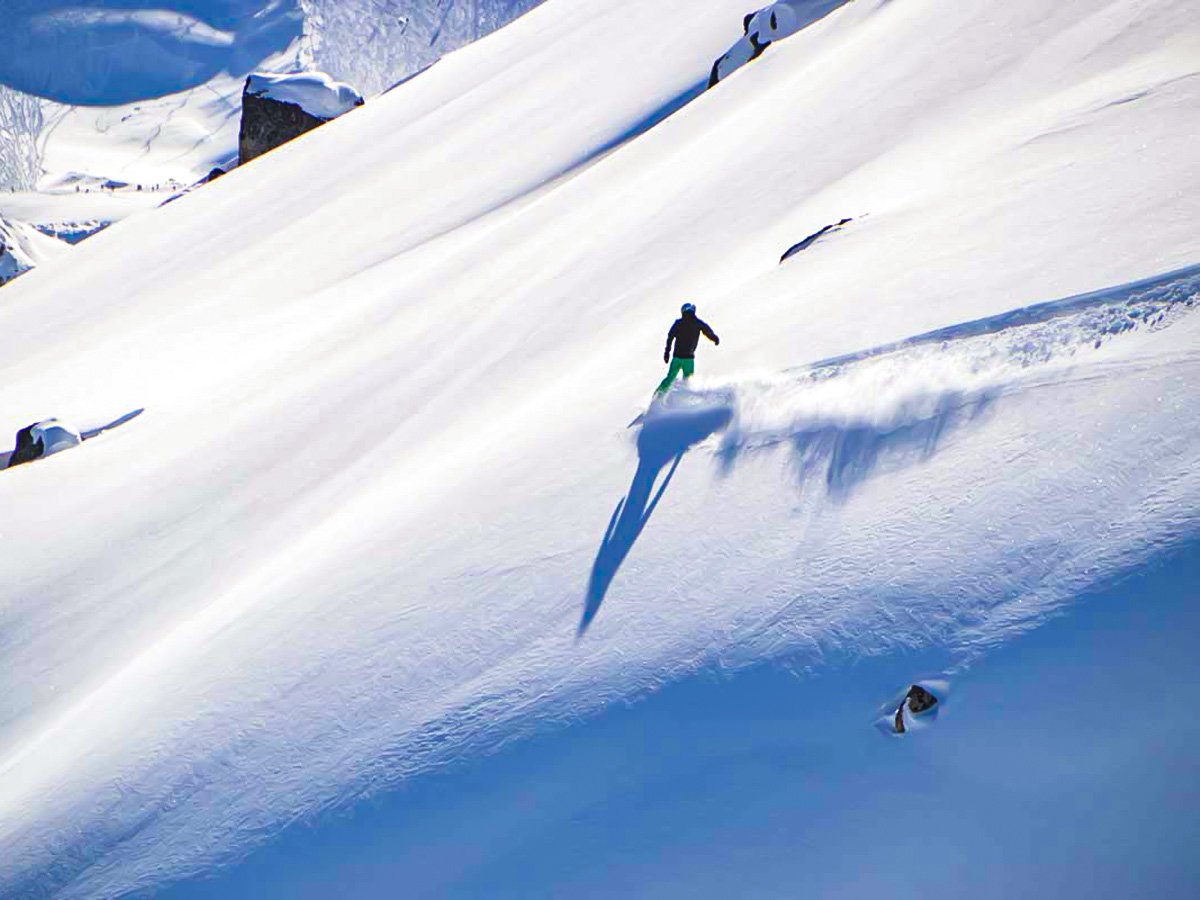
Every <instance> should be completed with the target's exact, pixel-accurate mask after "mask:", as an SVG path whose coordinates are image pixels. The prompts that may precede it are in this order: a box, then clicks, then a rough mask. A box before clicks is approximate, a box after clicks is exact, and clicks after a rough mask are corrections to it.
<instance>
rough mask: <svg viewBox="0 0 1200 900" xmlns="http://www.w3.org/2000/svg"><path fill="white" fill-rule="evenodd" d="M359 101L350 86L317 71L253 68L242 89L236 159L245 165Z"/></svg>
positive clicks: (360, 97) (322, 123)
mask: <svg viewBox="0 0 1200 900" xmlns="http://www.w3.org/2000/svg"><path fill="white" fill-rule="evenodd" d="M362 104H363V98H362V95H361V94H360V93H359V92H358V91H356V90H355V89H354V88H353V87H351V86H350V85H348V84H345V83H343V82H338V81H334V80H333V79H331V78H330V77H329V76H328V75H325V74H323V73H321V72H301V73H297V74H293V75H270V74H266V73H261V72H256V73H254V74H252V75H250V76H249V77H247V78H246V86H245V87H244V88H243V89H242V124H241V129H240V131H239V133H238V156H239V160H240V162H241V163H247V162H249V161H250V160H252V159H254V158H255V157H256V156H261V155H262V154H264V153H266V152H267V151H268V150H273V149H275V148H276V147H278V146H279V145H280V144H286V143H287V142H288V141H290V140H293V139H295V138H298V137H299V136H300V135H302V134H304V133H305V132H306V131H311V130H312V129H314V128H316V127H317V126H319V125H324V124H325V123H326V122H328V121H329V120H330V119H334V118H337V117H338V116H340V115H342V114H343V113H345V112H348V111H349V110H351V109H353V108H354V107H356V106H362Z"/></svg>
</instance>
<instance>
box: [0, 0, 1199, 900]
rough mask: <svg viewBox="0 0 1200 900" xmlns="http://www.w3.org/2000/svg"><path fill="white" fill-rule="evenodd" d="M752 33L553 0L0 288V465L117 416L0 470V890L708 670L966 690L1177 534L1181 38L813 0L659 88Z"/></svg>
mask: <svg viewBox="0 0 1200 900" xmlns="http://www.w3.org/2000/svg"><path fill="white" fill-rule="evenodd" d="M746 11H747V10H746V9H745V6H744V5H743V4H742V3H740V2H733V0H636V2H635V0H612V2H607V3H603V4H596V3H586V2H574V0H550V2H548V3H546V4H544V5H542V6H540V7H539V8H537V9H536V10H534V11H533V12H532V13H530V14H528V15H526V16H525V17H523V18H521V19H519V20H518V21H517V22H515V23H513V24H512V25H510V26H509V27H507V28H504V29H502V30H500V31H498V32H496V33H495V34H493V35H490V36H489V37H487V38H486V39H483V40H480V41H478V42H477V43H474V44H472V45H470V46H469V47H466V48H464V49H463V50H460V51H458V52H456V53H454V54H452V55H450V56H448V57H446V58H445V59H443V60H442V61H441V62H440V63H439V64H438V65H437V66H435V67H433V68H432V69H430V70H429V71H428V72H426V73H425V74H423V75H422V76H421V77H420V78H417V79H414V80H412V81H411V82H409V83H408V84H405V85H403V86H401V87H400V88H398V89H396V90H393V91H391V92H389V93H387V94H384V95H383V96H381V97H380V98H378V99H377V100H376V101H374V102H372V103H370V104H368V105H367V106H366V107H364V109H363V110H361V111H360V112H359V113H357V114H356V115H354V116H347V117H344V118H341V119H338V120H336V121H334V122H331V123H330V124H329V125H327V126H325V127H323V128H321V129H319V130H317V131H314V132H313V133H312V134H310V135H308V136H306V138H305V139H304V140H303V141H299V142H295V143H293V144H289V145H286V146H284V147H282V148H280V149H279V150H278V151H276V152H274V153H272V154H271V155H270V159H269V160H264V163H263V164H256V165H254V166H248V167H246V168H245V169H238V170H235V171H233V172H231V173H230V174H228V175H227V176H225V177H223V178H221V179H219V180H218V181H215V182H213V183H212V184H210V185H208V186H206V187H205V188H204V189H203V190H199V191H196V192H194V193H192V194H190V195H188V196H186V197H183V198H181V199H180V200H179V201H178V202H176V203H172V204H170V205H169V206H167V207H164V208H163V209H161V210H158V211H155V212H154V213H153V214H148V215H144V216H140V217H134V218H130V219H129V220H127V221H125V222H122V223H119V224H118V225H116V226H114V227H112V228H109V229H107V230H105V231H104V232H102V233H101V234H99V235H97V236H95V237H94V238H91V239H89V240H88V241H87V242H86V243H84V244H83V245H81V246H79V247H78V248H76V249H75V250H74V251H73V254H72V256H73V259H72V260H71V264H70V265H69V266H47V267H45V268H41V269H38V270H36V271H34V272H32V273H30V274H28V275H27V276H25V277H23V278H21V279H20V280H18V281H17V282H15V283H14V284H12V285H10V286H8V287H6V288H5V289H4V292H3V296H0V434H3V433H5V432H7V433H9V434H11V433H13V432H15V430H16V429H17V428H19V427H20V426H22V425H24V424H27V423H28V422H30V421H35V420H37V419H39V418H45V417H47V416H51V415H53V416H61V417H63V418H65V419H68V420H70V421H72V422H75V423H78V424H79V425H80V426H81V427H82V428H84V429H85V430H86V429H87V428H89V427H91V426H94V425H98V424H100V423H104V422H109V421H111V420H113V419H115V418H116V417H118V416H120V415H122V414H123V413H127V412H129V411H130V410H133V409H135V408H141V407H145V409H146V412H145V413H144V414H143V415H141V416H139V417H138V418H137V419H134V420H133V421H131V422H129V423H128V424H125V425H122V426H121V427H119V428H115V429H113V430H112V431H110V432H106V433H105V434H103V435H101V436H99V437H97V438H96V439H95V440H89V441H88V442H87V443H86V444H85V445H84V446H83V447H81V448H79V449H77V450H75V451H74V452H71V453H66V454H61V455H59V456H55V457H54V458H51V459H47V460H41V461H36V462H34V463H32V464H29V465H25V466H21V467H18V468H15V469H13V470H11V471H8V472H2V473H0V508H2V509H3V510H4V515H3V517H2V518H0V546H3V547H4V556H3V560H2V562H0V654H2V656H3V658H4V661H5V665H4V669H3V671H4V673H5V674H4V682H3V687H4V690H3V691H2V692H0V894H3V895H5V896H23V895H25V894H29V895H36V896H42V895H45V896H56V897H58V896H61V897H95V898H100V897H115V896H121V895H123V894H124V893H126V892H131V891H135V890H150V889H155V888H158V887H161V886H164V885H166V884H168V883H170V882H171V881H172V880H173V879H177V878H180V877H183V876H186V875H189V874H194V873H198V872H207V871H210V870H211V868H212V866H214V865H215V863H216V862H217V861H220V860H227V859H231V858H236V857H238V856H240V855H241V854H244V853H246V852H248V851H250V850H251V849H253V847H254V846H256V845H257V844H258V843H259V842H261V841H262V840H264V839H266V838H268V837H269V836H271V835H273V834H275V833H277V832H278V831H279V829H281V828H283V827H284V826H285V825H287V824H288V823H291V822H295V821H298V820H302V819H304V818H305V817H308V816H311V815H313V814H314V813H316V812H318V811H319V810H321V809H324V808H327V807H329V806H331V805H335V804H339V803H344V802H349V801H352V800H355V799H358V798H361V797H364V796H370V795H373V794H376V793H378V792H381V791H384V790H386V789H389V788H395V787H399V786H404V785H409V784H416V783H419V782H420V780H421V779H422V778H424V777H427V776H428V775H429V774H430V773H434V772H439V771H443V770H444V769H445V768H446V767H447V766H449V765H450V764H455V765H465V764H470V763H471V762H472V761H474V760H478V759H480V758H481V757H484V756H486V755H488V754H490V753H493V752H494V751H496V750H497V749H499V748H502V747H508V746H511V745H512V744H513V742H515V741H520V740H522V739H523V738H525V737H527V736H528V735H531V734H534V733H540V732H541V731H543V730H545V729H549V728H563V729H587V728H588V723H589V721H591V717H592V716H593V715H595V714H597V713H598V712H599V711H601V710H603V709H605V708H607V707H610V706H611V705H613V704H615V703H619V702H622V701H629V700H634V699H637V698H641V697H645V696H646V695H648V694H650V693H653V692H655V691H657V690H658V689H660V688H661V687H662V686H664V685H666V684H669V683H671V682H674V681H677V680H679V679H682V678H685V677H686V676H688V675H689V674H691V673H694V672H696V671H698V670H702V669H707V668H711V667H717V668H720V669H723V670H738V669H740V668H742V667H748V666H751V665H754V664H757V663H761V662H764V661H768V660H787V661H789V663H791V664H795V665H798V666H800V667H802V668H804V667H807V668H808V669H809V670H810V671H812V672H815V673H817V674H821V673H823V672H824V673H826V674H830V673H831V671H832V670H833V668H834V663H833V662H830V660H832V659H834V658H838V657H841V658H845V657H847V656H849V657H856V658H867V657H873V656H878V655H881V654H887V653H892V652H897V651H899V650H900V649H903V648H923V647H938V648H944V649H946V650H947V651H948V652H949V653H950V655H951V656H952V658H953V660H954V668H955V671H961V670H962V668H963V667H966V666H970V665H973V664H975V663H976V662H978V661H979V660H980V659H981V658H984V657H985V656H986V655H987V654H988V653H990V652H992V651H993V649H994V648H997V647H1000V646H1002V645H1005V644H1006V643H1008V642H1010V641H1012V640H1014V639H1015V638H1017V637H1018V636H1020V635H1022V634H1024V633H1026V632H1028V631H1029V630H1030V629H1032V628H1034V627H1036V626H1038V625H1039V624H1041V623H1042V622H1043V621H1045V620H1046V619H1047V618H1048V617H1050V616H1052V615H1055V614H1056V613H1058V612H1061V611H1062V610H1063V609H1065V608H1067V607H1069V605H1070V603H1071V601H1072V599H1073V598H1075V597H1076V596H1078V595H1079V593H1080V592H1081V591H1082V590H1084V589H1086V588H1087V587H1089V586H1091V585H1094V584H1096V583H1098V582H1102V581H1103V580H1104V579H1106V578H1112V577H1114V576H1116V575H1118V574H1120V573H1122V572H1125V571H1128V570H1129V569H1130V567H1133V566H1138V565H1141V564H1144V563H1146V562H1148V561H1152V560H1154V559H1155V558H1157V557H1158V555H1160V554H1162V553H1165V552H1167V551H1169V550H1170V549H1171V548H1173V547H1177V546H1179V545H1180V544H1181V543H1182V542H1184V541H1185V540H1187V539H1190V538H1191V537H1193V536H1195V534H1196V532H1197V528H1196V526H1197V516H1196V510H1197V508H1198V504H1200V415H1198V410H1197V402H1198V401H1197V397H1198V396H1200V392H1198V391H1197V390H1196V388H1197V386H1198V385H1200V352H1198V351H1197V348H1198V347H1200V315H1198V313H1200V307H1198V303H1200V270H1198V269H1197V268H1196V266H1197V264H1200V257H1198V256H1197V246H1198V242H1197V237H1198V231H1197V227H1198V226H1197V223H1198V222H1200V166H1197V163H1196V159H1197V157H1196V153H1195V123H1196V122H1197V121H1200V64H1198V62H1197V60H1200V27H1198V25H1197V21H1196V17H1195V15H1194V12H1195V10H1194V4H1193V3H1192V2H1191V0H1146V2H1142V3H1137V4H1132V3H1124V2H1104V3H1100V4H1097V3H1096V2H1094V0H1053V2H1050V0H1010V2H1007V3H1004V4H997V3H994V2H991V0H959V2H955V3H950V4H946V3H933V2H923V0H892V2H885V0H855V2H852V3H848V4H846V5H844V6H842V7H840V8H839V9H837V10H836V11H834V12H832V13H831V14H830V15H828V16H826V17H824V18H821V19H820V20H818V21H816V22H815V23H813V24H811V25H809V26H808V27H805V28H803V29H802V30H800V31H799V32H798V33H796V34H794V35H792V36H791V37H789V38H787V40H786V41H781V42H780V43H779V44H778V45H777V46H772V48H771V49H770V51H768V53H767V54H765V55H764V56H762V57H761V58H760V59H758V60H756V61H754V62H753V63H752V64H751V65H749V66H745V67H744V68H743V69H742V70H740V71H739V72H738V73H737V76H736V77H734V78H730V79H728V80H727V81H724V82H722V83H721V84H720V85H718V86H717V87H716V88H715V89H713V90H711V91H708V92H705V93H703V94H699V95H698V96H696V95H697V94H698V91H697V85H703V83H704V82H705V81H706V79H707V74H708V71H709V68H710V66H711V64H712V61H713V60H714V59H716V58H717V57H718V56H719V55H720V54H721V53H722V52H723V51H724V50H725V49H726V48H728V46H729V43H730V38H731V29H734V30H735V31H734V33H736V29H738V28H739V27H740V22H741V16H742V15H744V13H745V12H746ZM664 35H669V36H670V39H669V40H664V38H663V36H664ZM693 96H695V99H692V100H691V102H690V103H687V104H686V105H683V106H682V108H681V109H679V110H678V111H677V112H675V113H674V114H673V115H671V116H670V117H669V118H666V119H665V120H663V121H659V120H660V119H661V118H662V115H663V114H664V111H669V110H672V109H675V108H676V107H678V106H680V103H681V98H682V99H687V98H690V97H693ZM651 123H657V124H655V125H654V127H653V128H650V129H649V130H645V128H646V126H647V125H648V124H651ZM643 132H644V133H643ZM846 216H851V217H853V218H854V221H853V223H851V224H850V225H848V226H846V227H845V228H843V229H842V230H840V231H838V232H837V233H836V234H833V235H830V236H829V237H827V238H824V239H822V240H821V241H818V242H817V243H815V244H814V245H813V246H812V247H810V248H809V249H807V250H805V251H804V252H803V253H801V254H799V255H797V256H796V257H794V258H792V259H791V260H789V262H788V263H787V264H786V265H784V266H779V265H777V261H778V259H779V256H780V254H781V253H782V252H783V251H784V250H786V249H787V248H788V247H789V246H791V245H792V244H794V243H795V242H796V241H798V240H800V239H801V238H803V237H804V236H805V235H808V234H811V233H813V232H815V231H817V230H819V229H820V228H821V227H822V226H824V225H826V224H829V223H831V222H837V221H839V220H840V219H841V218H843V217H846ZM1145 279H1148V280H1145ZM1072 297H1076V298H1077V299H1076V300H1070V299H1067V298H1072ZM685 299H689V300H692V301H694V302H696V303H697V305H698V307H699V312H700V315H701V316H702V317H703V318H704V319H706V320H707V321H708V322H709V323H710V324H712V325H713V326H714V327H715V328H716V330H717V331H718V333H720V335H721V337H722V341H721V345H720V347H719V348H713V347H711V346H709V345H705V346H704V347H702V348H701V350H700V356H699V363H698V375H697V378H696V379H695V380H694V382H693V383H692V384H691V385H690V386H688V387H686V388H683V389H681V390H680V391H679V392H678V393H677V394H676V395H675V396H674V397H673V398H672V402H671V403H670V404H668V406H667V408H666V410H664V411H663V412H662V413H660V414H654V415H651V416H650V417H649V418H648V419H647V420H646V422H645V423H644V424H643V425H642V427H640V428H634V429H626V427H625V426H626V423H628V422H629V420H630V419H631V418H633V416H634V415H636V413H637V412H638V411H639V410H640V409H642V408H643V407H644V404H645V402H646V401H647V400H648V399H649V395H650V391H651V390H652V389H653V387H654V385H655V384H656V383H657V381H658V379H659V378H660V377H661V358H660V353H661V347H662V340H663V337H664V335H665V332H666V329H667V327H668V326H669V324H670V322H671V320H672V319H673V318H674V317H675V315H676V314H677V310H678V306H679V303H680V302H682V301H683V300H685ZM1057 300H1065V302H1063V303H1061V304H1058V305H1053V306H1039V304H1044V303H1046V302H1048V301H1057ZM1014 311H1016V312H1014ZM920 335H927V336H929V337H927V338H925V339H922V340H916V341H909V340H907V339H910V338H914V337H916V336H920ZM823 361H826V362H825V363H824V364H820V365H818V364H819V363H822V362H823ZM49 497H53V498H54V501H55V502H54V503H52V504H51V503H48V502H47V498H49ZM581 625H586V626H587V627H584V628H581ZM831 677H832V676H831ZM894 687H895V685H891V684H889V685H887V686H886V688H882V689H881V692H880V693H881V698H880V699H883V698H884V697H885V696H886V695H887V694H888V693H889V692H890V691H891V690H892V689H893V688H894ZM803 709H804V704H803V703H802V702H801V703H798V704H797V712H796V714H797V715H802V714H803ZM869 713H870V711H867V714H866V715H864V726H863V729H864V732H867V733H868V735H867V737H865V738H864V739H874V737H875V736H874V734H873V733H871V729H870V727H869V724H870V723H869ZM939 727H941V726H939ZM936 733H937V731H936V729H929V730H928V731H927V732H923V733H922V734H921V735H917V736H916V739H921V738H923V737H925V736H926V735H931V736H932V735H935V734H936ZM905 746H908V745H907V744H905ZM795 852H796V853H799V852H800V851H799V850H796V851H795ZM810 862H811V865H813V866H817V865H818V863H817V861H810Z"/></svg>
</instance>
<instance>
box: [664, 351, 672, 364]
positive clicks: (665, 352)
mask: <svg viewBox="0 0 1200 900" xmlns="http://www.w3.org/2000/svg"><path fill="white" fill-rule="evenodd" d="M670 361H671V357H670V355H669V354H668V353H667V351H666V350H664V351H663V362H665V363H669V362H670Z"/></svg>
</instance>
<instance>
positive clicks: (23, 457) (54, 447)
mask: <svg viewBox="0 0 1200 900" xmlns="http://www.w3.org/2000/svg"><path fill="white" fill-rule="evenodd" d="M82 443H83V437H82V435H80V433H79V431H78V430H76V429H75V428H73V427H72V426H70V425H68V424H67V423H66V422H63V421H62V420H60V419H44V420H43V421H41V422H34V423H33V424H32V425H26V426H25V427H24V428H22V429H21V430H20V431H18V432H17V446H16V447H15V448H14V450H13V452H12V453H11V454H9V456H8V463H7V465H6V466H5V468H9V469H11V468H12V467H13V466H19V465H20V464H21V463H27V462H33V461H34V460H35V459H41V458H42V457H43V456H49V455H50V454H52V453H59V452H61V451H63V450H69V449H70V448H71V447H76V446H78V445H79V444H82Z"/></svg>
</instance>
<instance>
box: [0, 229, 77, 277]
mask: <svg viewBox="0 0 1200 900" xmlns="http://www.w3.org/2000/svg"><path fill="white" fill-rule="evenodd" d="M67 249H68V245H67V244H66V243H65V242H63V241H61V240H57V239H55V238H53V237H49V236H47V235H44V234H42V233H41V232H40V231H38V230H37V229H36V228H32V227H30V226H29V225H24V224H22V223H20V222H10V221H9V220H8V219H6V218H4V216H0V285H3V284H4V283H5V282H7V281H12V280H13V279H14V278H16V277H17V276H18V275H21V274H24V273H25V272H28V271H29V270H30V269H32V268H33V267H34V266H36V265H38V264H39V263H42V262H45V261H46V260H48V259H53V258H54V257H55V256H57V255H58V254H60V253H62V252H63V251H64V250H67Z"/></svg>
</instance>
